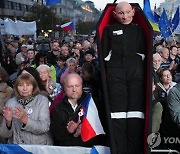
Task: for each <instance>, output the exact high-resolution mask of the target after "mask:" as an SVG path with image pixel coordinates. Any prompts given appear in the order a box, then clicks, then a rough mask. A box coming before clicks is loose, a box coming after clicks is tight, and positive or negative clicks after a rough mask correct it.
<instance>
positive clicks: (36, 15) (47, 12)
mask: <svg viewBox="0 0 180 154" xmlns="http://www.w3.org/2000/svg"><path fill="white" fill-rule="evenodd" d="M53 9H54V8H53V7H50V8H48V7H46V6H45V5H39V4H34V5H33V6H32V8H31V12H32V13H31V14H30V15H29V16H28V19H29V20H31V21H32V20H33V21H36V24H37V31H38V33H40V32H41V31H42V30H44V31H47V30H50V29H51V30H54V27H55V25H57V24H59V23H60V19H59V18H57V17H56V16H55V13H54V12H53Z"/></svg>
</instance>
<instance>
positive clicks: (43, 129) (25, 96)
mask: <svg viewBox="0 0 180 154" xmlns="http://www.w3.org/2000/svg"><path fill="white" fill-rule="evenodd" d="M14 93H15V97H13V98H12V99H10V100H9V101H8V102H7V103H6V106H5V107H4V109H3V116H4V118H3V122H2V125H1V127H0V135H1V136H3V137H5V138H8V139H9V140H8V141H9V143H15V144H44V145H51V144H52V140H51V136H50V134H49V127H50V115H49V106H48V99H47V98H46V97H44V96H42V95H39V88H38V85H37V82H36V80H35V79H34V78H33V77H32V76H31V75H30V74H22V75H20V76H19V77H18V78H17V80H16V82H15V85H14Z"/></svg>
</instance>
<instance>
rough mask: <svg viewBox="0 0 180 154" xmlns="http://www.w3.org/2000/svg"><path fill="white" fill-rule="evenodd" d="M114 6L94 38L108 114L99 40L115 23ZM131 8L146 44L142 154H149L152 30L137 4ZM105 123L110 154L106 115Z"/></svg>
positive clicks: (104, 70)
mask: <svg viewBox="0 0 180 154" xmlns="http://www.w3.org/2000/svg"><path fill="white" fill-rule="evenodd" d="M115 6H116V4H107V5H106V7H105V9H104V11H103V13H102V15H101V17H100V20H99V22H98V24H97V29H96V33H97V34H96V37H97V45H98V52H99V62H100V69H101V79H102V85H103V100H104V102H105V104H104V105H105V108H106V112H107V113H110V112H109V103H108V102H109V101H108V91H107V86H106V73H105V72H106V68H105V65H104V61H103V54H102V52H103V51H102V46H101V38H102V34H103V30H104V28H105V27H106V26H107V25H111V24H113V23H116V22H117V21H116V19H115V18H114V16H113V11H114V9H115ZM131 6H132V7H134V8H135V16H134V19H133V23H135V24H138V25H139V26H140V27H142V28H143V31H144V34H145V37H146V40H147V41H146V42H147V51H146V57H147V58H146V89H145V90H146V109H145V130H144V154H148V153H150V149H149V147H148V145H147V137H148V134H150V133H151V102H152V97H151V96H152V79H151V74H152V73H151V70H152V40H153V30H152V27H151V25H150V24H149V22H148V20H147V18H146V17H145V14H144V13H143V11H142V9H141V8H140V6H139V4H137V3H131ZM107 121H108V133H109V134H108V136H109V139H110V147H111V153H112V154H114V153H115V148H116V147H115V141H114V139H113V132H112V131H111V130H112V129H111V120H110V114H107Z"/></svg>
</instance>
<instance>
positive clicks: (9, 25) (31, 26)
mask: <svg viewBox="0 0 180 154" xmlns="http://www.w3.org/2000/svg"><path fill="white" fill-rule="evenodd" d="M4 26H5V29H3V31H2V34H12V35H35V34H36V30H37V28H36V21H32V22H24V21H19V20H17V21H16V22H14V21H13V20H11V19H6V20H4Z"/></svg>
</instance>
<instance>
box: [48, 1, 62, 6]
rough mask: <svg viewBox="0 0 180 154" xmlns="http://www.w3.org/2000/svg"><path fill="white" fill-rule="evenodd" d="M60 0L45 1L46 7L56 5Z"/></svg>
mask: <svg viewBox="0 0 180 154" xmlns="http://www.w3.org/2000/svg"><path fill="white" fill-rule="evenodd" d="M60 2H61V0H46V6H50V5H54V4H56V3H60Z"/></svg>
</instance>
